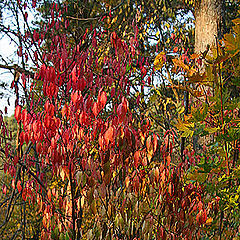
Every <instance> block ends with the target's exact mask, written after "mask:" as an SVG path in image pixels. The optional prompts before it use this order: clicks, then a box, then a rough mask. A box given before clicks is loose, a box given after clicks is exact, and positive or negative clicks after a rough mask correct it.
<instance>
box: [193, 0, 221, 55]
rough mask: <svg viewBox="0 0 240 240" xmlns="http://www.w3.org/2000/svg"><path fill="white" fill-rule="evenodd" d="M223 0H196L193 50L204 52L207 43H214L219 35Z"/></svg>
mask: <svg viewBox="0 0 240 240" xmlns="http://www.w3.org/2000/svg"><path fill="white" fill-rule="evenodd" d="M222 6H223V0H198V1H196V5H195V52H196V53H200V52H204V51H205V50H206V49H207V45H210V47H211V46H212V45H214V46H215V45H216V38H219V37H220V36H221V28H220V25H221V24H220V23H221V15H222Z"/></svg>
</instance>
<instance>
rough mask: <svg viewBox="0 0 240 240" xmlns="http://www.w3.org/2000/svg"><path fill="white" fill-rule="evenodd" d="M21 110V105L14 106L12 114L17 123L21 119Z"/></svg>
mask: <svg viewBox="0 0 240 240" xmlns="http://www.w3.org/2000/svg"><path fill="white" fill-rule="evenodd" d="M21 110H22V107H21V106H19V105H17V106H16V108H15V114H14V116H15V118H16V120H17V122H18V123H19V122H20V120H21Z"/></svg>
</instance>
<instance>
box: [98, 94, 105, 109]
mask: <svg viewBox="0 0 240 240" xmlns="http://www.w3.org/2000/svg"><path fill="white" fill-rule="evenodd" d="M98 102H99V103H100V106H101V109H102V108H104V107H105V105H106V103H107V94H106V92H104V91H103V92H101V94H100V95H99V96H98Z"/></svg>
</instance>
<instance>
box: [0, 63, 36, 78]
mask: <svg viewBox="0 0 240 240" xmlns="http://www.w3.org/2000/svg"><path fill="white" fill-rule="evenodd" d="M0 68H3V69H8V70H14V71H16V72H19V73H24V74H26V75H29V76H30V77H31V78H34V72H31V71H29V70H26V69H24V68H21V67H19V66H18V65H17V64H14V65H11V66H9V65H4V64H0Z"/></svg>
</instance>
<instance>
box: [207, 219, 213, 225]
mask: <svg viewBox="0 0 240 240" xmlns="http://www.w3.org/2000/svg"><path fill="white" fill-rule="evenodd" d="M212 221H213V219H212V218H211V217H210V218H208V219H207V221H206V225H210V224H211V223H212Z"/></svg>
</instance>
